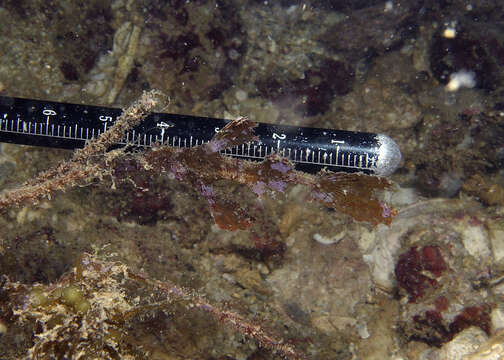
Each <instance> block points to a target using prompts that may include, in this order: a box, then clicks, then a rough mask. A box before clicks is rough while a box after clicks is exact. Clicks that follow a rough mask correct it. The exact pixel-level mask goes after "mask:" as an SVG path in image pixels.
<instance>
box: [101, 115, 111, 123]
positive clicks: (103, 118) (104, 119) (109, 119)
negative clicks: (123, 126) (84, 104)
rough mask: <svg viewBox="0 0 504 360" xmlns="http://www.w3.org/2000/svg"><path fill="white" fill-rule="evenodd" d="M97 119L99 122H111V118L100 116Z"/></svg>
mask: <svg viewBox="0 0 504 360" xmlns="http://www.w3.org/2000/svg"><path fill="white" fill-rule="evenodd" d="M98 119H100V121H101V122H107V121H112V116H108V115H100V116H98Z"/></svg>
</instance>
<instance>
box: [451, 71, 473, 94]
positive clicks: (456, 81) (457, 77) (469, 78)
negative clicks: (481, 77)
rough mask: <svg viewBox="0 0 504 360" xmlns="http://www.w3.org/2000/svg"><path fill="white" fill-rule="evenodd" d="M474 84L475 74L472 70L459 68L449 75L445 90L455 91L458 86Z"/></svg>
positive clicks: (467, 86)
mask: <svg viewBox="0 0 504 360" xmlns="http://www.w3.org/2000/svg"><path fill="white" fill-rule="evenodd" d="M474 86H476V74H475V73H474V72H472V71H467V70H460V71H457V72H456V73H453V74H451V75H450V81H449V82H448V84H446V91H450V92H453V91H457V90H458V89H460V88H463V87H466V88H473V87H474Z"/></svg>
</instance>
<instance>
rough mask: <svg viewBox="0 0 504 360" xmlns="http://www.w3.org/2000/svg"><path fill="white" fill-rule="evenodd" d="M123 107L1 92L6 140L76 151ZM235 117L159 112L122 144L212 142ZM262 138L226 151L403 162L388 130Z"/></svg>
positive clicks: (353, 166) (391, 165) (392, 166)
mask: <svg viewBox="0 0 504 360" xmlns="http://www.w3.org/2000/svg"><path fill="white" fill-rule="evenodd" d="M120 114H121V109H114V108H107V107H99V106H89V105H79V104H67V103H59V102H53V101H43V100H33V99H22V98H14V97H7V96H0V120H1V122H0V142H9V143H15V144H24V145H36V146H45V147H55V148H65V149H74V148H79V147H84V145H85V143H86V141H88V140H90V139H93V138H96V137H98V136H99V135H100V134H102V133H103V132H105V131H107V129H108V128H110V126H111V125H112V124H113V123H114V121H115V119H116V117H117V116H119V115H120ZM228 122H229V120H223V119H215V118H207V117H198V116H189V115H179V114H165V113H153V114H151V115H150V116H148V117H147V118H146V119H145V120H144V121H143V122H142V124H140V125H139V126H137V127H135V128H133V129H131V130H130V131H128V132H127V133H126V134H125V136H124V138H123V139H122V141H121V142H120V143H118V144H117V146H124V145H126V144H130V145H133V146H136V147H151V146H153V145H155V144H164V145H168V146H176V147H192V146H198V145H201V144H202V143H205V142H208V141H209V140H210V139H211V138H212V137H213V135H214V134H215V133H216V132H217V131H219V129H221V128H222V127H223V126H225V125H226V124H227V123H228ZM255 134H256V135H257V136H258V138H259V140H258V141H255V142H251V143H247V144H243V145H239V146H235V147H232V148H229V149H226V150H224V151H223V152H222V153H223V154H225V155H230V156H234V157H238V158H244V159H248V160H263V159H265V158H266V157H267V156H269V155H271V154H275V153H278V154H280V155H281V156H284V157H286V158H289V159H290V160H291V161H293V162H294V163H295V164H296V168H298V169H301V170H304V171H310V172H316V171H318V170H320V169H321V168H324V167H325V168H327V169H329V170H332V171H347V172H355V171H360V172H364V173H369V174H376V175H389V174H391V173H393V172H394V171H395V170H396V168H397V167H398V166H399V163H400V161H401V152H400V151H399V148H398V146H397V144H396V143H395V142H394V141H393V140H392V139H391V138H389V137H388V136H386V135H383V134H372V133H364V132H353V131H341V130H331V129H319V128H307V127H296V126H286V125H273V124H265V123H259V124H258V126H257V127H256V128H255Z"/></svg>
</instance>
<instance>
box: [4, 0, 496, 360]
mask: <svg viewBox="0 0 504 360" xmlns="http://www.w3.org/2000/svg"><path fill="white" fill-rule="evenodd" d="M503 13H504V4H500V3H499V2H498V1H493V2H492V1H474V2H471V3H467V2H462V1H458V0H455V1H422V2H416V1H409V2H408V1H404V2H395V1H366V0H362V1H352V2H349V1H322V0H321V1H313V2H310V3H304V2H300V1H289V0H281V1H276V2H268V1H240V0H236V1H204V0H201V1H177V0H172V1H159V0H143V1H136V2H135V1H126V0H117V1H112V2H107V1H87V2H77V1H19V0H18V1H10V0H7V1H3V2H1V3H0V49H1V50H0V95H7V96H18V97H26V98H37V99H45V100H52V101H60V102H72V103H83V104H92V105H107V106H116V107H125V106H127V105H128V104H130V103H131V102H132V101H134V100H135V99H137V98H138V97H139V96H140V94H141V93H142V91H143V90H147V89H158V90H160V91H162V92H163V93H164V94H166V95H168V96H169V97H170V103H169V107H168V110H169V111H170V112H173V113H183V114H194V115H200V116H211V117H225V118H235V117H238V116H240V115H246V116H248V117H249V118H250V119H251V120H254V121H260V122H269V123H279V124H292V125H296V126H312V127H325V128H338V129H345V130H355V131H369V132H377V133H385V134H387V135H389V136H391V137H392V138H393V139H394V140H395V141H396V142H397V143H398V145H399V147H400V149H401V151H402V155H403V162H402V164H401V167H400V168H399V169H398V170H397V172H396V173H395V174H394V175H392V176H391V177H390V179H391V180H392V181H393V182H394V184H395V185H394V188H393V189H392V190H391V191H389V192H388V193H387V194H386V196H387V199H388V202H389V203H390V204H391V205H393V206H394V208H395V209H396V210H397V215H396V216H395V218H394V220H393V221H392V223H391V225H390V226H386V225H378V226H376V227H373V226H371V225H369V224H366V223H357V222H355V221H353V220H352V219H350V218H349V217H347V216H345V215H342V214H339V213H337V212H335V211H332V210H330V209H327V208H325V207H323V206H320V205H317V204H314V203H310V202H307V201H306V199H307V196H308V195H307V193H306V189H304V188H302V187H300V186H294V187H292V188H290V189H289V190H288V191H287V192H286V194H285V195H284V196H276V197H269V198H266V199H264V203H263V204H262V206H263V209H262V215H263V216H264V220H263V223H264V224H265V225H264V228H263V229H262V236H264V237H266V236H269V237H272V238H274V239H275V241H278V242H280V243H282V244H284V245H285V250H284V251H278V252H276V253H267V252H265V251H264V249H262V248H261V247H260V246H259V245H258V243H259V242H258V240H257V238H254V235H251V234H250V233H249V232H247V231H246V230H245V231H240V230H237V231H233V232H229V231H225V230H221V229H219V228H218V227H217V226H216V225H215V224H214V221H213V219H212V215H211V213H210V211H209V210H208V206H207V203H206V201H205V200H204V199H202V198H201V196H200V195H199V193H198V192H196V191H194V189H192V188H191V187H189V186H187V185H185V184H183V183H180V182H178V181H177V180H176V179H172V178H168V177H166V176H159V178H152V179H149V181H148V182H147V183H146V184H145V185H146V187H148V189H149V191H139V190H138V189H136V188H135V186H133V185H131V184H114V183H112V182H111V181H110V179H108V178H104V179H102V180H101V181H98V180H97V181H95V182H94V183H93V184H91V185H87V186H85V187H76V188H74V189H71V190H69V191H67V192H66V193H59V194H56V195H55V196H53V198H52V199H47V200H44V201H42V202H40V203H39V204H37V205H26V206H23V207H13V208H11V209H9V210H8V211H7V212H4V213H3V214H2V215H1V217H0V229H2V231H1V232H0V276H1V278H0V358H1V359H18V358H34V359H52V358H82V359H86V358H90V359H91V358H94V357H93V356H94V355H93V353H92V351H90V352H89V353H88V354H85V353H77V351H76V353H75V354H73V353H72V346H74V349H77V348H78V346H79V344H87V343H91V344H92V346H93V347H92V348H93V349H95V350H93V351H108V353H109V354H110V358H135V359H142V358H149V359H222V360H223V359H227V360H230V359H240V360H241V359H249V360H252V359H254V360H257V359H271V358H275V356H277V355H275V354H273V353H271V352H270V351H268V350H265V349H261V348H260V347H258V346H257V344H256V343H255V342H254V341H253V340H250V339H247V338H245V337H243V336H242V335H241V334H238V333H236V332H235V331H233V330H232V329H229V328H226V327H225V326H222V324H219V322H218V321H217V322H216V321H214V320H213V319H212V318H211V317H208V315H206V314H204V313H202V312H201V311H198V310H192V309H191V308H190V306H187V304H183V303H182V304H181V303H178V302H174V303H173V304H169V305H163V306H159V305H157V306H155V305H153V304H159V302H160V301H161V300H160V299H159V298H157V297H156V296H158V295H152V294H150V295H149V294H148V293H146V292H145V291H144V290H141V289H135V288H131V286H130V285H124V286H122V287H121V284H120V282H117V284H114V287H107V286H105V285H103V284H102V283H99V282H92V281H91V282H90V283H89V284H85V283H82V282H72V281H70V283H69V280H68V279H69V277H68V275H67V274H69V273H71V272H72V271H78V269H80V268H81V266H82V265H79V264H82V256H83V254H84V253H88V254H93V256H94V257H96V258H98V259H101V261H118V262H121V263H122V264H125V265H126V266H127V267H128V268H129V269H132V270H133V271H135V272H139V273H142V274H145V275H146V276H148V277H149V278H152V279H157V280H161V281H163V280H169V281H172V282H174V283H176V284H178V285H180V286H184V287H186V288H189V289H194V291H196V292H197V293H198V294H201V295H202V296H205V298H206V299H207V300H208V301H209V302H211V303H213V304H218V305H220V306H221V307H223V308H225V309H232V310H233V311H236V312H238V313H240V314H242V316H243V317H245V318H246V319H248V320H249V321H250V322H252V323H257V324H260V326H262V327H264V328H266V329H268V330H269V331H271V332H272V333H274V334H276V335H277V336H278V337H280V338H283V339H284V340H285V341H288V342H289V344H291V345H292V346H294V347H295V348H297V349H299V351H300V352H301V353H303V354H305V355H306V357H307V358H312V359H500V358H504V313H503V311H504V302H503V298H504V281H503V279H504V277H503V276H504V188H503V186H504V181H503V179H504V178H503V173H502V169H501V168H502V167H503V164H504V140H503V139H504V100H503V93H504V87H503V80H504V71H503V65H504V32H503V30H502V29H503V25H504V17H503V15H502V14H503ZM458 75H467V76H468V77H469V80H467V78H464V79H466V80H464V81H463V80H458V79H459V78H458V77H457V76H458ZM453 81H456V83H454V82H453ZM70 156H71V152H69V151H65V150H55V149H44V148H36V147H28V146H19V145H12V144H2V145H1V153H0V184H1V187H2V189H6V188H10V187H12V186H14V185H15V184H19V183H22V182H23V181H26V180H28V179H31V178H34V177H35V176H36V174H37V173H39V172H40V171H42V170H44V169H47V168H49V167H51V166H53V165H55V164H57V163H58V162H59V161H61V160H63V159H68V158H69V157H70ZM221 186H222V188H226V189H227V191H229V192H230V193H231V194H234V196H235V198H236V199H237V200H238V201H243V202H246V201H249V199H248V198H247V197H246V196H244V195H243V192H242V190H243V189H242V188H241V187H240V186H238V185H236V184H231V183H229V182H225V181H223V182H222V184H221ZM76 269H77V270H76ZM84 279H85V278H84ZM22 284H24V285H22ZM62 284H64V285H62ZM90 284H92V285H90ZM109 285H110V284H109ZM23 286H24V287H23ZM58 286H60V287H61V288H62V290H61V293H58V295H53V297H52V298H51V299H49V300H48V299H47V298H46V297H45V295H43V294H44V293H45V292H47V291H53V293H54V289H55V288H58ZM86 286H87V287H86ZM21 289H27V290H26V294H28V295H29V296H31V298H32V300H31V301H32V306H33V307H34V308H36V309H37V311H33V313H31V314H30V313H26V312H24V313H23V311H24V310H26V309H22V308H16V304H18V303H17V302H16V301H17V300H16V301H15V300H14V298H15V296H14V295H15V294H19V293H21V292H22V290H21ZM14 293H15V294H14ZM149 296H152V303H151V305H150V307H148V306H144V307H142V311H140V310H138V313H136V312H132V310H131V309H139V308H140V305H141V304H142V299H143V298H144V297H147V298H148V297H149ZM138 298H139V299H140V300H138ZM33 299H35V300H33ZM28 302H29V301H28ZM37 302H38V303H37ZM34 304H35V305H34ZM95 305H96V306H98V305H100V309H101V313H100V314H101V315H100V317H99V318H95V319H91V320H90V319H89V316H88V317H85V316H83V313H86V312H87V311H88V307H89V306H95ZM37 306H38V307H37ZM126 313H127V314H128V315H125V314H126ZM140 313H141V314H140ZM83 319H84V320H85V321H84V320H83ZM42 323H43V325H44V327H43V326H42V325H41V324H42ZM91 325H92V326H91ZM65 326H66V328H65ZM86 326H88V328H86V332H85V331H83V328H84V327H86ZM93 326H100V328H99V329H98V328H96V329H95V328H93ZM58 327H62V328H65V329H66V330H68V331H70V330H72V329H73V330H74V331H75V333H74V334H72V337H69V336H70V335H69V334H68V333H61V334H60V335H61V338H57V337H56V338H54V339H47V337H46V338H44V335H46V334H47V333H43V332H42V330H41V329H42V328H44V329H47V328H49V329H51V330H54V329H58ZM75 329H78V330H75ZM90 329H91V333H93V331H94V332H95V333H100V334H101V333H103V334H106V336H104V337H102V338H99V339H97V338H93V336H90V335H86V336H84V334H88V331H90ZM107 329H108V330H107ZM100 331H101V332H100ZM53 333H54V332H53ZM53 333H52V334H53ZM76 334H77V335H76ZM69 338H71V339H73V341H74V342H75V344H73V345H72V344H70V345H68V343H66V344H65V339H69ZM41 343H43V344H44V346H39V347H37V344H41ZM111 343H114V344H119V343H120V344H122V347H120V348H119V350H117V349H115V348H114V349H112V346H111V345H110V344H111ZM64 344H65V345H64ZM100 346H101V347H100ZM107 346H110V349H108V348H107ZM103 349H105V350H103ZM107 349H108V350H107ZM116 350H117V351H116ZM61 354H72V356H71V357H68V355H65V356H66V357H63V356H62V355H61ZM58 356H60V357H58ZM79 356H81V357H79Z"/></svg>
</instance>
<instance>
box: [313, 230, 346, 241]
mask: <svg viewBox="0 0 504 360" xmlns="http://www.w3.org/2000/svg"><path fill="white" fill-rule="evenodd" d="M345 235H346V231H345V230H343V231H342V232H340V233H338V234H336V235H334V236H331V237H326V236H324V235H320V234H319V233H315V234H314V235H313V240H315V241H316V242H318V243H320V244H324V245H332V244H337V243H339V242H340V241H341V240H342V239H343V238H344V237H345Z"/></svg>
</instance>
